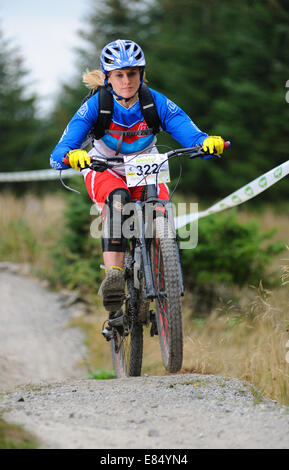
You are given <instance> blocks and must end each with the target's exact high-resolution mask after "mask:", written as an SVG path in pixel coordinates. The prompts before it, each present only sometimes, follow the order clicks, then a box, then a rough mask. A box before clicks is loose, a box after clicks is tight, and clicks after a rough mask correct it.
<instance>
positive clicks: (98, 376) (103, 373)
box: [88, 369, 115, 380]
mask: <svg viewBox="0 0 289 470" xmlns="http://www.w3.org/2000/svg"><path fill="white" fill-rule="evenodd" d="M88 378H89V379H94V380H105V379H115V373H114V371H113V370H106V369H96V370H94V371H93V372H91V374H89V376H88Z"/></svg>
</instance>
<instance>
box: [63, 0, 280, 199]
mask: <svg viewBox="0 0 289 470" xmlns="http://www.w3.org/2000/svg"><path fill="white" fill-rule="evenodd" d="M288 21H289V11H288V5H287V4H286V3H285V1H284V0H276V1H271V0H255V1H254V2H252V1H250V0H244V1H243V2H241V3H240V2H237V1H236V0H233V1H227V0H224V1H221V2H220V1H219V0H210V1H206V2H200V1H199V0H177V1H176V0H154V1H149V2H143V1H133V2H130V3H129V4H128V3H127V2H126V1H125V0H108V1H99V0H95V1H92V2H91V9H90V14H89V15H88V17H87V21H86V26H85V32H82V33H81V37H82V39H84V40H85V41H86V46H83V47H82V48H81V49H80V50H79V51H78V57H79V64H81V67H80V69H79V72H78V78H77V79H76V80H75V83H72V82H70V83H69V84H68V85H67V86H65V87H64V88H63V90H62V100H61V101H60V104H59V105H58V107H57V113H56V115H57V119H56V118H55V119H56V121H57V123H58V126H59V128H61V129H62V130H63V129H64V128H65V127H66V124H67V120H68V119H70V117H72V114H74V112H75V111H76V109H77V108H78V106H79V104H80V100H81V98H82V97H83V96H84V95H85V94H86V89H85V87H84V85H83V84H82V83H81V75H82V73H83V71H84V70H85V69H86V68H89V69H90V70H91V69H93V68H97V67H98V58H99V54H100V51H101V49H102V47H103V46H104V45H105V44H106V43H107V42H109V41H112V40H115V39H116V38H119V37H122V38H125V37H127V38H131V39H133V40H135V41H137V42H139V44H140V45H141V46H142V48H143V50H144V52H145V55H146V60H147V77H148V80H149V82H148V84H149V86H151V87H152V88H155V89H157V90H159V91H160V92H162V93H164V94H165V95H167V96H168V97H169V98H170V99H172V100H173V101H175V102H176V103H177V104H178V105H180V106H181V107H182V108H183V109H184V110H185V111H186V112H187V113H188V115H189V116H190V117H191V118H192V119H193V121H194V122H195V123H196V124H197V125H198V126H199V127H200V129H202V130H204V131H206V132H207V133H209V134H211V135H218V134H219V135H222V136H223V137H224V138H225V139H228V140H230V141H231V142H232V147H231V149H230V151H227V152H226V154H225V155H224V158H223V159H221V160H218V161H201V160H199V161H194V162H193V163H192V162H190V161H184V162H183V178H182V191H183V192H185V193H186V194H187V195H189V194H192V192H193V194H195V195H197V196H198V197H199V198H202V200H203V201H204V200H205V199H206V200H207V201H212V200H215V199H217V198H220V197H224V196H226V195H227V194H229V193H230V192H233V191H235V190H236V189H238V188H239V187H241V186H243V185H244V184H246V183H248V182H249V181H251V180H253V179H255V178H256V177H258V176H259V175H260V174H262V173H264V172H266V171H268V170H270V169H271V168H273V167H274V166H277V165H279V164H280V163H282V162H284V161H286V160H287V159H288V147H289V135H288V132H287V122H288V114H289V105H288V103H287V102H286V100H285V94H286V88H285V84H286V82H287V80H288V78H289V77H288V62H289V29H288V27H287V25H288ZM64 118H65V119H64ZM158 142H159V143H160V144H164V145H173V146H179V144H178V143H176V142H175V141H174V140H173V139H172V138H171V137H170V136H167V135H166V134H165V133H161V134H160V136H159V138H158ZM177 168H178V162H177V161H173V162H172V169H173V173H174V172H175V170H176V171H177ZM204 182H205V184H204ZM282 198H283V199H285V200H287V198H288V185H287V184H286V181H285V180H284V181H281V182H280V183H278V184H277V185H276V186H274V187H272V188H270V190H268V191H265V192H264V193H262V195H260V196H259V197H258V198H256V199H255V200H254V204H256V203H259V202H262V201H268V200H274V201H276V200H277V199H279V200H280V199H282Z"/></svg>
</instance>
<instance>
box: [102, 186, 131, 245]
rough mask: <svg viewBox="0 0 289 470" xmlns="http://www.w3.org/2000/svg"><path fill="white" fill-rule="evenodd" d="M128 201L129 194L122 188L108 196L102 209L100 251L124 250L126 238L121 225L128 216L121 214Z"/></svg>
mask: <svg viewBox="0 0 289 470" xmlns="http://www.w3.org/2000/svg"><path fill="white" fill-rule="evenodd" d="M130 200H131V199H130V193H129V191H128V190H127V189H124V188H119V189H115V190H114V191H112V192H111V193H110V194H109V195H108V197H107V200H106V203H105V207H104V211H105V213H104V221H103V228H102V251H119V252H124V251H125V250H126V247H127V238H125V237H124V236H123V234H122V225H123V223H124V222H125V220H126V218H127V217H128V214H126V215H125V214H123V209H124V206H125V204H127V203H129V202H130Z"/></svg>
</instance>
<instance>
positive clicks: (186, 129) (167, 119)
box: [150, 89, 208, 147]
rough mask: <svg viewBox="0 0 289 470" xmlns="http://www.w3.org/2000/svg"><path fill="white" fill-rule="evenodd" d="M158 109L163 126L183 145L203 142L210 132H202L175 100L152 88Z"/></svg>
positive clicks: (190, 145) (188, 145)
mask: <svg viewBox="0 0 289 470" xmlns="http://www.w3.org/2000/svg"><path fill="white" fill-rule="evenodd" d="M150 91H151V93H152V95H153V98H154V100H155V104H156V107H157V110H158V114H159V117H160V120H161V126H162V129H163V130H164V131H166V132H167V133H168V134H170V135H171V136H172V137H173V138H174V139H175V140H177V141H178V142H179V143H180V144H181V145H182V146H183V147H194V146H195V145H198V144H201V143H202V142H203V141H204V140H205V138H206V137H208V134H206V133H205V132H202V131H201V130H200V129H199V128H198V127H197V126H196V124H195V123H194V122H193V121H192V120H191V118H190V117H189V116H188V115H187V114H186V113H185V112H184V111H183V110H182V109H181V108H180V107H179V106H177V105H176V104H175V103H174V102H173V101H171V100H169V99H168V98H167V97H166V96H164V95H162V94H161V93H159V92H157V91H155V90H152V89H151V90H150Z"/></svg>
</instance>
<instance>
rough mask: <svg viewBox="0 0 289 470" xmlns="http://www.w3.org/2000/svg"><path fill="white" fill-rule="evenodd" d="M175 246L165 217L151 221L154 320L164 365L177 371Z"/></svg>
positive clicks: (179, 358) (180, 345) (180, 336)
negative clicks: (154, 301)
mask: <svg viewBox="0 0 289 470" xmlns="http://www.w3.org/2000/svg"><path fill="white" fill-rule="evenodd" d="M177 249H178V248H177V246H176V242H175V238H174V236H173V233H172V231H171V229H170V227H169V223H168V220H167V219H166V218H165V217H157V218H156V219H155V221H154V237H153V239H152V242H151V249H150V256H151V266H152V272H153V278H154V287H155V289H156V291H157V292H158V294H157V298H156V320H157V326H158V336H159V341H160V347H161V352H162V359H163V363H164V366H165V368H166V370H167V371H168V372H177V371H179V370H180V369H181V367H182V362H183V332H182V310H181V300H180V297H181V288H180V279H179V269H178V257H177V252H176V250H177Z"/></svg>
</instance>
